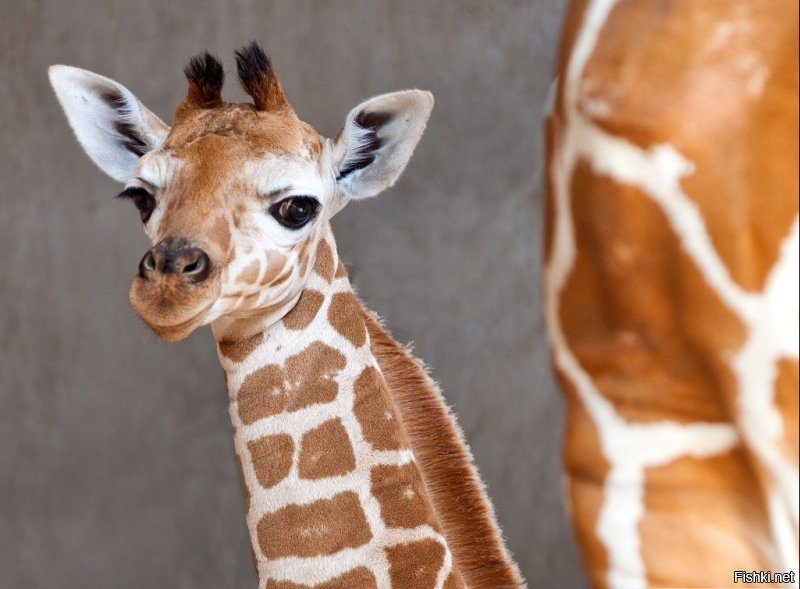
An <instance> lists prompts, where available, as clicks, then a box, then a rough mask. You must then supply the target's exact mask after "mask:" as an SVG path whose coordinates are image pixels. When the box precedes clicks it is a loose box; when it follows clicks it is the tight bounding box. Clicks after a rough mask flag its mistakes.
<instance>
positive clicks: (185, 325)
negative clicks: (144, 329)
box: [139, 302, 213, 342]
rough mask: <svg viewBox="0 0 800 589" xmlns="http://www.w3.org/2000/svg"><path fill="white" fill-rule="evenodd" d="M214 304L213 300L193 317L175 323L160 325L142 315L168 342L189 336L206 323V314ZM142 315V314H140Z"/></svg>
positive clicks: (155, 331)
mask: <svg viewBox="0 0 800 589" xmlns="http://www.w3.org/2000/svg"><path fill="white" fill-rule="evenodd" d="M212 306H213V302H212V303H211V304H209V305H207V306H206V307H204V308H203V309H202V310H201V311H200V312H199V313H197V314H196V315H194V316H193V317H191V318H189V319H187V320H186V321H181V322H180V323H175V324H172V325H160V324H158V323H152V322H150V321H148V320H147V319H145V318H144V317H142V319H143V320H144V322H145V323H147V326H148V327H149V328H150V329H152V330H153V332H154V333H155V334H156V335H157V336H158V337H160V338H161V339H163V340H166V341H168V342H177V341H180V340H182V339H185V338H186V337H188V336H189V335H190V334H191V333H192V332H193V331H194V330H195V329H197V328H198V327H200V326H201V325H204V324H205V323H207V322H206V320H205V319H206V316H207V315H208V312H209V311H210V310H211V307H212ZM139 316H140V317H141V315H139Z"/></svg>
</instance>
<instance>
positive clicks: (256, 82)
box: [236, 41, 289, 111]
mask: <svg viewBox="0 0 800 589" xmlns="http://www.w3.org/2000/svg"><path fill="white" fill-rule="evenodd" d="M236 68H237V70H238V73H239V81H240V82H241V84H242V87H243V88H244V90H245V92H247V93H248V94H249V95H250V96H251V97H252V98H253V103H254V104H255V106H256V108H257V109H258V110H267V111H269V110H282V109H286V108H289V103H288V102H287V101H286V97H285V96H284V95H283V89H282V88H281V83H280V82H279V81H278V76H276V75H275V70H274V69H273V68H272V62H271V61H270V59H269V57H267V54H266V53H264V50H263V49H261V47H259V45H258V43H256V42H255V41H253V42H251V43H250V44H249V45H247V46H246V47H242V48H241V49H239V50H238V51H236Z"/></svg>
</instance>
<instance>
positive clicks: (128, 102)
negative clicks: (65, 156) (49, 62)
mask: <svg viewBox="0 0 800 589" xmlns="http://www.w3.org/2000/svg"><path fill="white" fill-rule="evenodd" d="M49 74H50V83H51V84H52V85H53V90H55V92H56V96H57V97H58V101H59V102H60V103H61V107H62V108H63V109H64V113H65V114H66V115H67V120H68V121H69V124H70V126H71V127H72V130H73V131H75V136H76V137H77V138H78V141H79V142H80V144H81V145H82V146H83V149H84V150H85V151H86V153H87V154H88V155H89V157H90V158H91V159H92V161H93V162H94V163H95V164H97V165H98V166H99V167H100V169H101V170H103V171H104V172H105V173H106V174H108V175H109V176H111V177H112V178H114V179H115V180H119V181H120V182H124V181H126V180H128V179H129V178H130V177H131V175H132V174H133V169H134V167H135V166H136V162H137V161H138V160H139V158H140V157H142V156H143V155H144V154H145V153H147V152H148V151H150V150H152V149H155V148H157V147H159V146H160V145H161V144H162V143H163V142H164V139H165V138H166V136H167V133H168V132H169V127H168V126H167V125H166V124H165V123H164V122H163V121H162V120H161V119H159V118H158V117H157V116H156V115H154V114H153V113H152V112H150V111H149V110H148V109H147V108H145V106H144V105H143V104H142V103H141V102H139V100H138V99H137V98H136V96H134V95H133V93H132V92H131V91H130V90H128V89H127V88H125V87H124V86H122V85H121V84H117V83H116V82H115V81H114V80H109V79H108V78H105V77H103V76H100V75H98V74H94V73H92V72H87V71H86V70H82V69H80V68H76V67H70V66H66V65H54V66H50V70H49Z"/></svg>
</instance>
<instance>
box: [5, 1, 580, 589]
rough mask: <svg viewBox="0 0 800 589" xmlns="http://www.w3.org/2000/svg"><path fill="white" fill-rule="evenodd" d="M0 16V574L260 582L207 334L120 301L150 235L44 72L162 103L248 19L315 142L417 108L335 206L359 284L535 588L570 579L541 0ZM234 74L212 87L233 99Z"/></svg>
mask: <svg viewBox="0 0 800 589" xmlns="http://www.w3.org/2000/svg"><path fill="white" fill-rule="evenodd" d="M4 4H5V6H4V9H3V13H4V19H3V24H2V25H0V27H2V35H0V71H1V72H2V84H0V128H2V131H3V132H2V135H1V136H0V145H2V158H0V178H2V182H0V191H1V192H0V252H2V275H1V276H0V309H2V310H1V311H0V333H2V339H1V340H0V346H2V347H1V349H0V587H15V588H23V589H24V588H38V587H55V586H58V587H60V588H62V589H71V588H78V587H81V588H85V587H115V588H119V589H125V588H141V587H181V588H183V587H186V588H190V587H191V588H195V587H196V588H202V587H209V588H210V587H243V588H249V587H254V586H255V574H254V571H253V569H252V564H251V562H250V554H249V549H248V540H247V531H246V527H245V522H244V514H243V507H242V497H241V491H240V487H239V481H238V477H237V474H236V468H235V464H234V452H233V443H232V437H231V429H230V423H229V418H228V414H227V402H226V395H225V390H224V386H223V383H222V376H221V370H220V368H219V366H218V363H217V359H216V353H215V350H214V344H213V340H212V337H211V334H210V332H209V330H208V329H207V328H204V329H202V330H200V331H199V332H197V333H196V334H194V335H193V336H192V337H190V338H189V340H187V341H185V342H182V343H180V344H176V345H170V344H166V343H163V342H161V341H159V340H157V339H156V338H155V336H154V335H152V334H151V333H150V332H149V331H148V330H147V328H146V327H145V326H144V325H143V324H142V323H141V322H140V321H139V320H138V319H137V317H136V316H135V315H134V313H133V311H132V309H131V308H130V307H129V305H128V302H127V292H128V287H129V283H130V279H131V277H132V275H133V273H134V271H135V268H136V264H137V263H138V260H139V258H140V256H141V255H142V254H143V252H144V251H145V249H146V247H145V246H146V240H145V238H144V235H143V233H142V231H141V228H140V226H139V222H138V217H137V214H136V212H135V210H134V209H133V207H132V206H130V205H129V204H126V203H120V202H113V201H112V200H111V196H112V195H113V194H116V192H117V191H118V190H119V187H118V186H117V185H116V184H115V183H114V182H113V181H111V180H109V179H107V178H105V177H104V176H103V175H102V174H101V173H100V172H99V171H98V170H96V169H95V168H94V167H93V166H92V164H91V163H90V162H89V160H88V159H87V158H86V157H85V156H84V154H83V152H82V151H81V149H80V148H79V146H78V145H77V143H76V142H75V140H74V139H73V137H72V135H71V133H70V131H69V130H68V127H67V124H66V121H65V119H64V117H63V116H62V114H61V113H60V112H59V108H58V105H57V103H56V100H55V98H54V96H53V94H52V92H51V90H50V88H49V85H48V82H47V77H46V68H47V66H48V65H49V64H52V63H66V64H71V65H77V66H80V67H84V68H87V69H91V70H94V71H97V72H99V73H102V74H105V75H107V76H110V77H112V78H115V79H117V80H118V81H120V82H121V83H123V84H125V85H126V86H128V87H129V88H130V89H132V90H133V91H134V92H135V93H136V94H137V95H138V96H139V97H140V98H141V99H142V100H143V102H144V103H145V104H147V105H148V106H149V107H150V108H151V109H152V110H154V111H155V112H156V113H158V114H159V115H161V116H162V117H164V118H165V120H168V121H169V120H171V114H172V110H173V108H174V106H175V105H176V104H177V102H178V101H179V100H180V99H181V98H182V97H183V95H184V93H185V83H184V80H183V77H182V74H181V68H182V67H183V64H184V63H185V61H186V60H187V59H188V57H189V56H191V55H193V54H195V53H197V52H199V51H201V50H203V49H206V48H207V49H209V50H211V51H212V52H214V53H217V54H218V55H219V56H221V57H222V58H223V59H224V61H225V63H226V66H227V69H228V70H229V71H232V68H233V60H232V52H233V49H234V48H237V47H239V46H241V45H244V44H245V43H246V42H248V41H249V40H250V39H257V40H259V41H260V42H261V43H262V44H263V45H264V46H265V47H266V48H267V50H268V51H269V52H270V53H271V54H272V56H273V58H274V61H275V64H276V67H277V69H278V72H279V74H280V76H281V79H282V81H283V85H284V88H285V90H286V93H287V95H288V97H289V99H290V100H291V101H292V103H293V105H294V107H295V109H296V111H297V112H298V113H299V115H300V116H301V117H302V118H303V119H305V120H306V121H308V122H309V123H311V124H313V125H314V126H316V128H317V129H318V130H320V132H322V133H323V134H326V135H328V136H332V135H333V134H335V133H336V132H337V131H338V129H339V127H340V125H341V123H342V122H343V120H344V116H345V114H346V113H347V112H348V110H349V109H350V108H352V107H353V106H355V105H356V104H357V103H358V102H359V101H360V100H362V99H364V98H367V97H369V96H371V95H373V94H378V93H381V92H387V91H391V90H398V89H403V88H413V87H418V88H424V89H429V90H431V91H432V92H433V93H434V95H435V96H436V107H435V109H434V112H433V116H432V119H431V122H430V125H429V127H428V130H427V132H426V135H425V136H424V137H423V140H422V142H421V144H420V146H419V148H418V150H417V152H416V154H415V155H414V157H413V158H412V160H411V164H410V166H409V168H408V169H407V170H406V173H405V175H404V176H403V178H402V179H401V181H400V182H399V183H398V185H397V186H396V187H394V188H393V189H391V190H389V191H388V192H386V193H384V194H383V195H381V196H380V197H378V198H376V199H373V200H371V201H369V202H363V203H354V204H351V205H350V207H348V208H347V209H346V210H345V211H343V212H342V213H340V215H339V216H338V217H337V218H336V219H335V221H334V230H335V233H336V235H337V239H338V243H339V249H340V251H341V253H342V255H343V257H344V259H345V260H346V261H347V262H348V265H349V267H350V270H351V277H352V279H353V282H354V284H355V285H356V287H357V289H358V291H359V293H360V294H361V296H362V297H363V298H364V300H365V301H366V303H367V304H368V305H369V306H370V307H371V308H373V309H375V310H376V311H378V312H379V313H380V314H381V315H382V316H383V317H385V318H386V320H387V322H388V325H389V326H390V327H391V328H392V330H393V332H394V334H395V335H396V337H397V338H398V339H399V340H400V341H405V342H407V341H411V340H413V341H414V342H415V350H416V353H417V354H418V355H419V356H421V357H422V358H424V359H425V361H426V362H427V363H428V364H429V365H430V366H431V367H432V371H433V375H434V377H435V378H436V379H438V380H439V381H440V382H441V383H442V387H443V390H444V392H445V395H446V397H447V400H448V402H449V403H450V404H451V405H453V406H454V408H455V411H456V412H457V414H458V415H459V418H460V423H461V425H462V426H463V428H464V430H465V433H466V436H467V438H468V440H469V442H470V444H471V446H472V449H473V452H474V454H475V457H476V460H477V463H478V466H479V468H480V470H481V473H482V475H483V478H484V480H485V481H486V483H487V485H488V488H489V492H490V494H491V496H492V498H493V501H494V505H495V508H496V511H497V515H498V518H499V520H500V523H501V525H502V526H503V528H504V531H505V535H506V537H507V539H508V544H509V546H510V548H511V550H512V551H513V552H514V554H515V555H516V558H517V559H518V561H519V563H520V566H521V567H522V570H523V572H524V574H525V575H526V576H527V577H528V579H529V581H530V582H531V585H532V586H537V587H570V588H574V587H582V586H584V583H585V582H584V576H583V573H582V571H581V566H580V561H579V559H578V556H577V552H576V549H575V546H574V540H573V537H572V533H571V531H570V529H569V527H568V524H567V519H566V516H565V514H564V511H563V507H562V503H561V474H560V468H559V463H560V444H561V428H562V419H563V410H562V402H561V398H560V396H559V393H558V391H557V389H556V388H555V386H554V383H553V378H552V375H551V371H550V367H549V358H548V352H547V348H546V342H545V335H544V334H545V330H544V324H543V317H542V310H541V295H540V290H539V281H540V277H541V262H540V248H541V225H542V211H541V209H542V198H541V196H542V195H541V170H542V146H541V120H542V116H543V110H544V104H545V101H546V95H547V90H548V86H549V84H550V79H551V75H552V71H553V60H554V55H555V48H556V44H557V38H558V32H559V29H560V25H561V18H562V13H563V9H564V2H562V1H561V0H530V1H528V2H521V1H510V0H509V1H504V2H484V1H478V0H447V1H445V0H439V1H431V0H407V1H405V2H399V1H388V0H387V1H372V0H358V1H356V0H348V1H339V0H335V1H326V2H323V1H321V0H318V1H311V0H303V1H293V2H289V1H267V0H261V1H254V0H237V1H234V2H204V3H195V2H190V1H189V0H172V1H170V2H164V1H161V0H141V1H138V2H125V1H123V0H116V1H110V2H90V1H88V0H77V1H71V2H59V1H57V0H40V1H35V0H28V1H20V2H11V1H10V0H5V2H4ZM230 78H232V76H230V77H229V84H228V87H227V89H226V91H225V95H226V97H227V98H228V99H241V98H242V97H243V94H242V93H241V91H239V90H238V88H235V86H236V84H235V81H233V80H232V79H230Z"/></svg>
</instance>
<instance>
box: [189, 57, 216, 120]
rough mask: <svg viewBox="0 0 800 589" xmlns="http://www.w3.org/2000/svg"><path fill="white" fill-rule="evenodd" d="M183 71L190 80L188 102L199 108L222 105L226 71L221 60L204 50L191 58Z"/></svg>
mask: <svg viewBox="0 0 800 589" xmlns="http://www.w3.org/2000/svg"><path fill="white" fill-rule="evenodd" d="M183 73H184V75H185V76H186V79H187V80H188V81H189V94H188V96H187V97H186V101H187V102H188V103H190V104H191V105H192V106H195V107H197V108H216V107H218V106H222V84H223V82H224V81H225V72H224V71H223V69H222V62H220V60H218V59H217V58H216V57H214V56H213V55H211V54H210V53H208V52H207V51H204V52H203V53H201V54H199V55H196V56H194V57H193V58H191V59H190V60H189V63H187V64H186V67H185V68H183Z"/></svg>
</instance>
